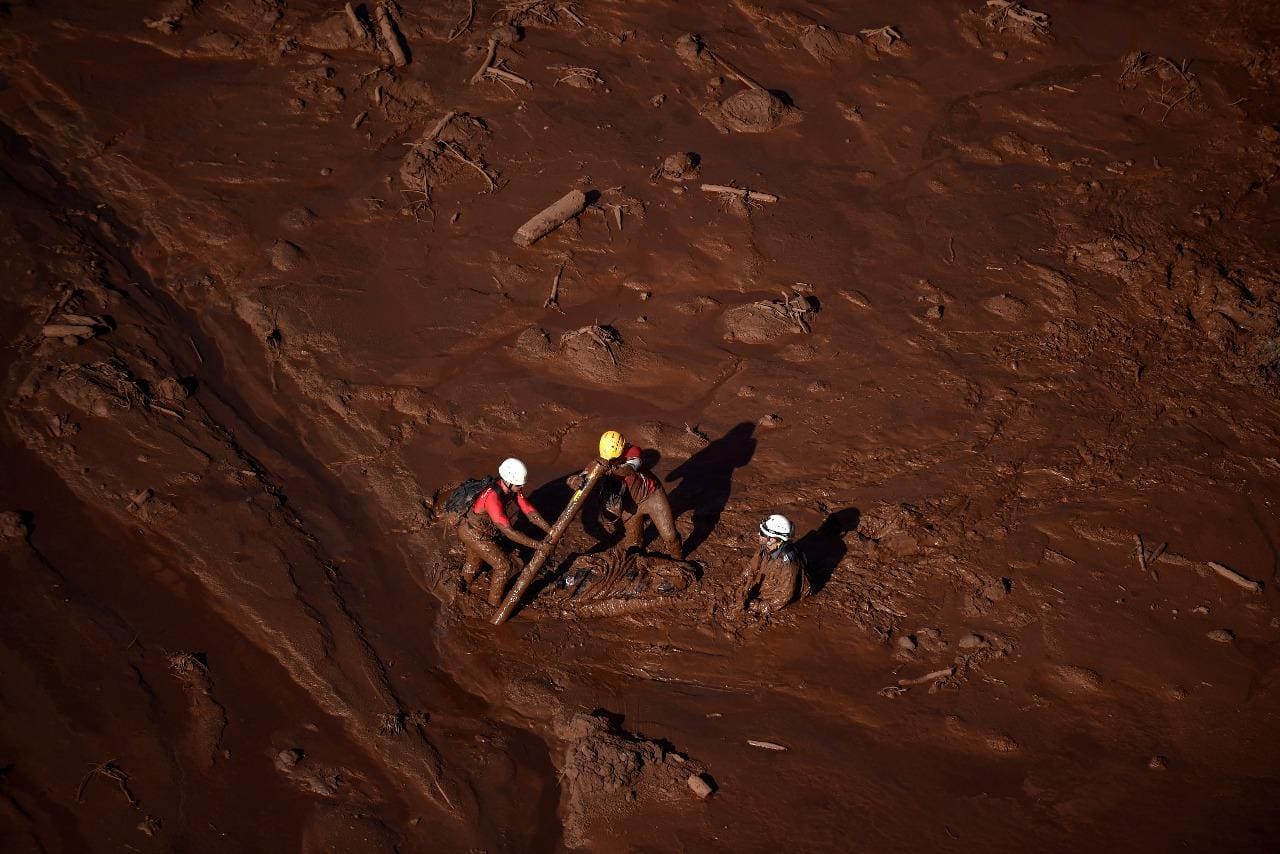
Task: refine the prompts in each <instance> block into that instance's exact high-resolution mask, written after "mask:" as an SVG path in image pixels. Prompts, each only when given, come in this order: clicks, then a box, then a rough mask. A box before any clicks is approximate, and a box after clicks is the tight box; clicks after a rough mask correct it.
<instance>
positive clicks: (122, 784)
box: [76, 759, 140, 809]
mask: <svg viewBox="0 0 1280 854" xmlns="http://www.w3.org/2000/svg"><path fill="white" fill-rule="evenodd" d="M94 777H105V778H106V779H108V780H111V781H113V782H114V783H115V784H116V786H118V787H119V788H120V792H121V794H123V795H124V797H125V800H127V801H128V802H129V806H131V807H133V808H134V809H137V807H138V804H139V803H140V802H139V801H138V799H137V798H135V797H134V796H133V792H131V791H129V775H128V774H126V773H125V772H124V770H123V769H122V768H121V767H120V766H119V765H117V764H116V760H114V759H108V760H107V761H106V762H103V763H102V764H101V765H98V766H96V767H94V768H91V769H90V770H89V773H88V774H85V775H84V779H83V780H81V781H80V788H78V789H76V803H78V804H82V803H84V790H85V789H87V788H88V787H89V782H90V781H91V780H92V779H93V778H94Z"/></svg>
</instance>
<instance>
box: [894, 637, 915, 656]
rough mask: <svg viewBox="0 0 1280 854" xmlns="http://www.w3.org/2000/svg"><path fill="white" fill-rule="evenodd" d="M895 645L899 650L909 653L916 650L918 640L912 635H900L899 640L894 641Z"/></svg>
mask: <svg viewBox="0 0 1280 854" xmlns="http://www.w3.org/2000/svg"><path fill="white" fill-rule="evenodd" d="M894 645H895V646H897V647H898V649H902V650H906V651H908V652H910V651H911V650H914V649H915V648H916V646H917V644H916V639H915V638H913V637H912V636H911V635H898V639H897V640H896V641H894Z"/></svg>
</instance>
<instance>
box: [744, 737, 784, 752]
mask: <svg viewBox="0 0 1280 854" xmlns="http://www.w3.org/2000/svg"><path fill="white" fill-rule="evenodd" d="M747 744H749V745H751V746H752V747H760V748H763V749H765V750H786V749H787V748H786V747H784V746H783V745H781V744H778V743H777V742H776V741H757V740H755V739H754V738H748V739H747Z"/></svg>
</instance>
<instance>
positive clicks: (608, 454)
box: [600, 430, 627, 460]
mask: <svg viewBox="0 0 1280 854" xmlns="http://www.w3.org/2000/svg"><path fill="white" fill-rule="evenodd" d="M626 449H627V440H626V439H624V438H623V436H622V434H621V433H619V432H618V431H617V430H610V431H609V432H607V433H604V434H603V435H601V436H600V459H602V460H615V459H617V458H618V457H620V456H622V452H623V451H625V450H626Z"/></svg>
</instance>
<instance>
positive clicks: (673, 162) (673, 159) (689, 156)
mask: <svg viewBox="0 0 1280 854" xmlns="http://www.w3.org/2000/svg"><path fill="white" fill-rule="evenodd" d="M698 162H699V157H698V155H696V154H694V153H693V152H692V151H680V152H677V153H675V154H668V155H667V157H666V159H665V160H663V161H662V168H661V169H660V170H659V174H660V175H661V176H662V177H663V178H666V179H667V180H668V181H691V180H693V179H694V178H697V177H698Z"/></svg>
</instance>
